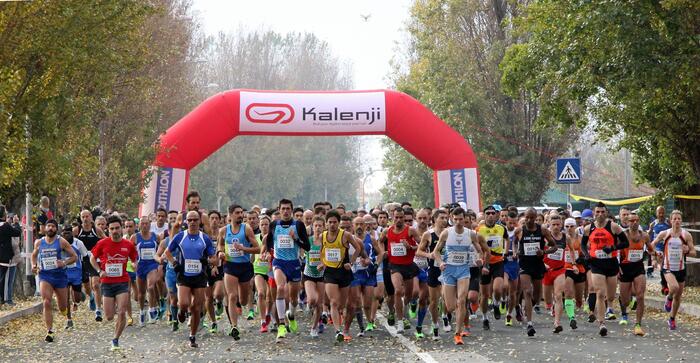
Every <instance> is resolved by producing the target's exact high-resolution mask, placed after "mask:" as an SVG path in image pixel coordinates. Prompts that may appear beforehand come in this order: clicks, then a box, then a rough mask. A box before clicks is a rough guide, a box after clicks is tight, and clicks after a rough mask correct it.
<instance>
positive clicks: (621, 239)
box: [615, 231, 630, 250]
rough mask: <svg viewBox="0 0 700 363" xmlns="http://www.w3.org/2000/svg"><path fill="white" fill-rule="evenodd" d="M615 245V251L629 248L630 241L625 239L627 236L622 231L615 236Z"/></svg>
mask: <svg viewBox="0 0 700 363" xmlns="http://www.w3.org/2000/svg"><path fill="white" fill-rule="evenodd" d="M615 237H616V240H617V244H616V245H615V249H617V250H621V249H625V248H627V247H629V246H630V241H629V240H628V239H627V234H626V233H625V232H624V231H622V232H620V233H618V234H616V235H615Z"/></svg>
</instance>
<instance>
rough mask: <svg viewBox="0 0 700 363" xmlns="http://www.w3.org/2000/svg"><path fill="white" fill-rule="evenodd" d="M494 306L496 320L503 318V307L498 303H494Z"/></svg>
mask: <svg viewBox="0 0 700 363" xmlns="http://www.w3.org/2000/svg"><path fill="white" fill-rule="evenodd" d="M492 308H493V318H494V319H496V320H500V319H501V309H500V308H499V307H498V306H497V305H492Z"/></svg>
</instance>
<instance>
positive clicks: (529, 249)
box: [523, 242, 540, 256]
mask: <svg viewBox="0 0 700 363" xmlns="http://www.w3.org/2000/svg"><path fill="white" fill-rule="evenodd" d="M539 249H540V244H539V243H538V242H530V243H523V250H524V251H525V256H537V250H539Z"/></svg>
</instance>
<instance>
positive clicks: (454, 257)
mask: <svg viewBox="0 0 700 363" xmlns="http://www.w3.org/2000/svg"><path fill="white" fill-rule="evenodd" d="M468 257H469V252H465V251H452V252H449V253H448V254H447V264H448V265H466V264H467V263H468V262H469V258H468Z"/></svg>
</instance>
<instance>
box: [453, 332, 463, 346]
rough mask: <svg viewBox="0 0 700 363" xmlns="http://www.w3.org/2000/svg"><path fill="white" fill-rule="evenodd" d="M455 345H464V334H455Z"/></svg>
mask: <svg viewBox="0 0 700 363" xmlns="http://www.w3.org/2000/svg"><path fill="white" fill-rule="evenodd" d="M454 339H455V345H463V344H464V342H463V341H462V335H460V334H455V338H454Z"/></svg>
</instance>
